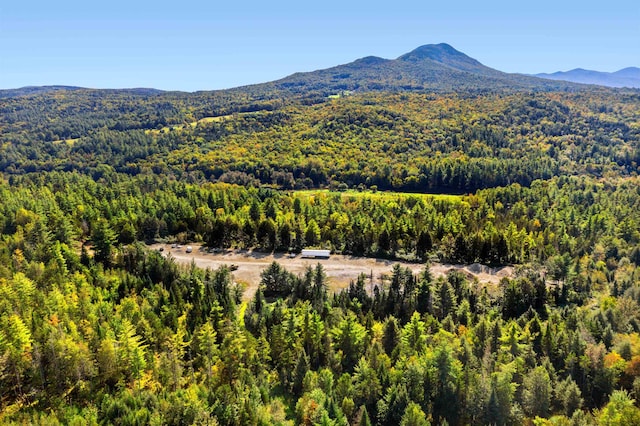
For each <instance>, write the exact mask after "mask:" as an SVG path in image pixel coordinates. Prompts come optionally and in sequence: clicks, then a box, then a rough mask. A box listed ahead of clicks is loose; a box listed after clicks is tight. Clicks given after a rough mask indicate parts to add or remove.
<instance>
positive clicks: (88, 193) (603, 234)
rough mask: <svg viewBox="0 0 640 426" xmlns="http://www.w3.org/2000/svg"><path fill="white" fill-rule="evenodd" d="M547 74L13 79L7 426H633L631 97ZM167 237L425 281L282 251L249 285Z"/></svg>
mask: <svg viewBox="0 0 640 426" xmlns="http://www.w3.org/2000/svg"><path fill="white" fill-rule="evenodd" d="M345 70H351V71H349V72H347V71H345ZM438 82H439V83H440V86H438V87H435V86H433V85H435V84H436V83H438ZM557 84H560V83H553V82H548V83H544V84H542V85H540V84H539V82H538V81H537V80H536V79H534V78H530V77H526V78H525V77H523V76H515V75H511V74H505V73H501V72H499V71H496V70H492V69H490V68H487V67H485V66H484V65H482V64H480V63H479V62H477V61H475V60H473V59H471V58H469V57H467V56H466V55H463V54H461V53H460V52H457V51H455V50H452V48H450V46H446V45H438V46H424V47H423V48H419V49H417V50H416V51H413V52H411V53H409V54H407V55H403V56H402V57H400V58H398V59H395V60H384V59H380V58H364V59H362V60H359V61H356V62H354V63H352V64H347V65H344V66H340V67H336V68H333V69H329V70H323V71H319V72H314V73H308V74H296V75H293V76H291V77H288V78H286V79H283V80H280V81H278V82H272V83H266V84H264V85H257V86H250V87H245V88H238V89H233V90H229V91H218V92H198V93H191V94H189V93H179V92H161V91H156V90H150V89H131V90H90V89H82V88H73V87H48V88H25V89H18V90H12V91H2V92H1V93H0V200H1V202H0V423H2V424H42V425H51V424H74V425H80V424H157V425H160V424H162V425H165V424H176V425H178V424H221V425H246V424H249V425H271V424H281V425H290V424H304V425H316V424H318V425H347V424H349V425H373V424H377V425H428V424H433V425H444V424H449V425H466V424H487V425H489V424H496V425H520V424H529V425H595V424H603V425H634V424H640V408H638V401H640V334H639V333H640V306H639V304H640V268H639V266H640V178H639V177H638V172H639V167H640V94H639V93H638V92H637V91H632V90H624V91H623V90H613V89H604V88H585V87H580V86H577V85H567V86H562V87H559V86H557ZM554 85H555V86H554ZM432 86H433V87H432ZM434 87H435V88H434ZM492 87H493V89H492ZM551 90H559V91H551ZM152 242H163V243H166V242H170V243H172V242H178V243H192V242H197V243H202V245H204V246H205V247H206V248H212V249H216V250H227V249H247V250H254V251H256V252H265V253H272V252H273V253H286V252H291V253H297V252H299V251H301V250H302V249H303V248H305V247H313V248H324V249H331V250H332V252H334V253H341V254H344V255H346V256H345V259H347V260H348V256H367V257H373V258H384V259H398V260H400V259H401V260H403V261H409V262H416V263H421V264H424V269H423V271H422V272H421V273H419V274H417V275H414V274H413V273H412V271H411V269H405V268H403V267H401V266H400V265H396V266H395V267H393V268H392V269H391V270H390V271H389V273H388V274H387V275H381V276H374V275H373V273H371V274H370V275H366V276H365V275H362V276H360V277H359V278H358V279H357V280H355V281H354V282H352V283H351V285H349V286H348V288H347V289H345V290H344V291H342V292H339V293H336V294H333V293H330V292H329V291H328V280H327V278H326V276H325V273H324V270H323V267H322V263H318V264H317V265H313V266H309V267H308V268H307V270H306V271H305V272H304V273H302V274H300V275H294V274H292V273H290V272H289V271H287V270H285V269H284V268H283V267H282V266H281V265H279V264H278V263H273V264H271V265H270V266H269V267H268V268H267V269H266V270H265V271H264V272H263V273H262V275H261V277H260V280H259V281H260V283H259V290H258V291H257V292H256V293H255V296H253V297H249V296H244V297H243V290H244V288H245V284H246V283H241V282H236V281H235V278H234V275H233V271H232V268H231V265H229V267H221V268H219V269H215V270H211V269H207V270H203V269H200V268H198V267H196V264H195V263H192V264H191V265H184V264H179V263H178V262H177V261H176V260H175V259H174V258H172V257H171V256H170V255H168V256H167V255H166V252H164V253H161V252H158V251H150V250H149V249H148V246H147V243H152ZM433 262H448V263H457V264H473V263H480V264H483V265H490V266H510V267H511V268H510V269H513V271H514V274H513V276H509V277H505V278H502V280H501V281H500V282H499V284H496V283H484V282H479V281H478V280H477V279H474V278H473V277H472V276H467V275H465V274H464V273H463V272H460V271H451V272H450V273H448V274H447V275H446V276H443V277H437V278H436V277H435V275H434V274H432V272H431V270H430V269H429V266H430V264H432V263H433ZM476 266H477V265H476ZM265 267H266V265H265ZM253 284H256V283H253Z"/></svg>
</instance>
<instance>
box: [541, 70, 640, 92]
mask: <svg viewBox="0 0 640 426" xmlns="http://www.w3.org/2000/svg"><path fill="white" fill-rule="evenodd" d="M536 77H540V78H546V79H550V80H562V81H571V82H574V83H581V84H597V85H600V86H608V87H633V88H640V68H637V67H628V68H623V69H621V70H619V71H615V72H602V71H592V70H585V69H582V68H576V69H573V70H570V71H558V72H554V73H551V74H545V73H541V74H536Z"/></svg>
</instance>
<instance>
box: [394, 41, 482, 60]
mask: <svg viewBox="0 0 640 426" xmlns="http://www.w3.org/2000/svg"><path fill="white" fill-rule="evenodd" d="M425 59H431V60H432V61H436V62H439V63H441V64H445V65H447V64H448V63H449V62H451V61H456V62H457V61H461V60H463V61H466V62H472V63H474V64H477V65H480V62H478V61H476V60H475V59H473V58H471V57H469V56H467V55H465V54H464V53H462V52H460V51H458V50H456V49H454V48H453V47H452V46H451V45H449V44H447V43H440V44H425V45H424V46H420V47H418V48H417V49H414V50H412V51H411V52H409V53H405V54H404V55H402V56H400V57H399V58H398V60H400V61H410V62H417V61H422V60H425Z"/></svg>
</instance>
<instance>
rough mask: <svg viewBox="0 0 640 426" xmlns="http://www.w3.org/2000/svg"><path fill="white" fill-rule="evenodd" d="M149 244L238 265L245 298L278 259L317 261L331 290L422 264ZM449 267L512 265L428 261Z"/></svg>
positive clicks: (292, 266)
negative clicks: (360, 278) (362, 277)
mask: <svg viewBox="0 0 640 426" xmlns="http://www.w3.org/2000/svg"><path fill="white" fill-rule="evenodd" d="M150 247H151V248H152V249H154V250H158V249H160V248H162V249H163V251H162V253H163V254H164V255H166V256H168V255H171V256H172V257H173V258H174V259H175V260H176V261H177V262H178V263H182V264H190V263H191V262H192V261H194V262H195V263H196V265H197V266H199V267H201V268H211V269H216V268H218V267H220V266H222V265H228V266H230V265H232V264H233V265H236V266H237V267H238V269H237V270H235V271H234V272H233V276H234V278H235V280H236V281H237V282H239V283H242V284H243V285H245V286H246V290H245V293H244V297H245V299H251V298H252V297H253V295H254V294H255V291H256V289H257V288H258V284H259V283H260V273H261V272H262V271H263V270H265V269H266V268H267V267H268V266H269V265H270V264H271V263H272V262H273V261H276V262H278V263H280V264H281V265H282V266H283V267H285V268H286V269H287V270H288V271H290V272H293V273H294V274H302V273H303V272H304V271H305V270H306V268H307V267H308V266H311V267H315V266H316V264H318V263H320V264H322V266H323V268H324V271H325V273H326V274H327V278H328V281H329V288H330V290H333V291H339V290H341V289H343V288H345V287H348V286H349V283H350V282H351V281H355V280H356V279H357V278H358V276H359V275H360V274H363V273H364V274H366V275H367V276H371V275H373V277H374V280H375V281H376V282H378V281H380V277H381V276H383V275H390V272H391V268H392V267H393V265H395V264H396V263H399V264H400V265H402V266H403V267H408V268H410V269H411V270H412V271H413V272H414V273H416V274H417V273H419V272H421V271H422V270H424V265H422V264H419V263H408V262H399V261H391V260H387V259H374V258H367V257H354V256H343V255H337V254H336V255H331V258H329V259H303V258H301V257H300V255H297V256H296V257H294V258H290V257H289V256H288V255H286V254H284V253H276V254H268V253H258V252H252V251H245V250H236V251H225V252H221V253H207V252H206V251H205V250H204V249H203V248H202V247H201V246H200V245H199V244H191V247H192V248H193V251H192V252H191V253H187V252H186V246H182V247H180V248H171V245H170V244H154V245H152V246H150ZM452 269H456V270H462V271H463V272H465V273H466V274H467V275H468V276H469V277H477V278H478V280H479V281H480V282H482V283H491V284H497V283H498V282H499V281H500V279H501V278H502V277H505V276H507V277H508V276H511V275H512V274H513V268H511V267H504V268H498V269H496V268H489V267H487V266H484V265H478V264H473V265H446V264H440V263H437V264H432V265H431V271H432V273H433V274H434V275H435V276H436V277H438V276H441V275H445V274H446V273H447V272H449V271H450V270H452Z"/></svg>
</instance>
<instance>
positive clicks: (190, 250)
mask: <svg viewBox="0 0 640 426" xmlns="http://www.w3.org/2000/svg"><path fill="white" fill-rule="evenodd" d="M185 251H186V252H187V253H191V252H192V251H193V247H191V246H187V249H186V250H185Z"/></svg>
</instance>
